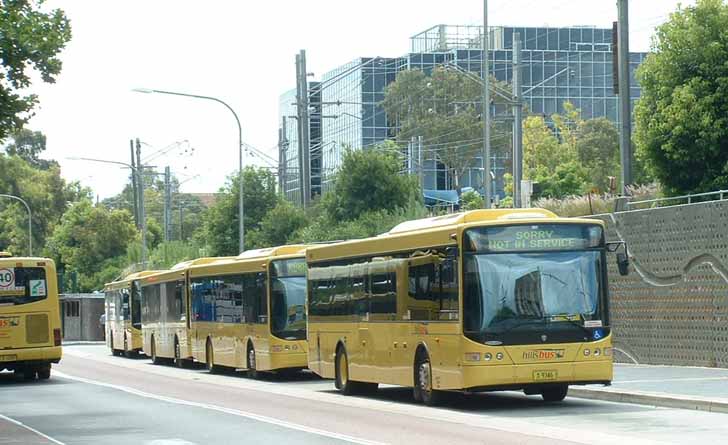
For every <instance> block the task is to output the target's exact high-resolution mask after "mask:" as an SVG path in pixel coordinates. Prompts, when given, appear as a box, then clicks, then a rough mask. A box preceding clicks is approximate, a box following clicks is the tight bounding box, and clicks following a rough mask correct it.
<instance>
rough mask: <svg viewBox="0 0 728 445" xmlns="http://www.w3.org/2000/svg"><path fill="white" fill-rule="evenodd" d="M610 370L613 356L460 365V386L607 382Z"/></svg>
mask: <svg viewBox="0 0 728 445" xmlns="http://www.w3.org/2000/svg"><path fill="white" fill-rule="evenodd" d="M612 370H613V365H612V360H589V361H577V362H566V363H532V364H519V365H486V366H463V386H462V387H463V388H465V389H466V390H468V391H489V390H490V391H497V390H513V389H528V388H530V387H538V386H548V385H553V384H570V385H586V384H605V385H608V384H609V383H610V382H611V381H612V375H613V374H612Z"/></svg>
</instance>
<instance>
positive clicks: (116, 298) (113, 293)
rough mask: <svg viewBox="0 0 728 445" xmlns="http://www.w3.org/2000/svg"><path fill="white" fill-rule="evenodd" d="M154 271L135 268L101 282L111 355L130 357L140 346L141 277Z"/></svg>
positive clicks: (135, 353) (107, 338)
mask: <svg viewBox="0 0 728 445" xmlns="http://www.w3.org/2000/svg"><path fill="white" fill-rule="evenodd" d="M155 273H157V271H149V270H148V271H143V272H135V273H133V274H130V275H128V276H126V277H125V278H124V279H122V280H119V281H114V282H112V283H107V284H106V285H105V286H104V294H105V295H106V301H105V306H106V308H105V309H106V345H107V346H108V347H109V349H111V353H112V354H113V355H124V356H126V357H133V356H136V355H138V354H139V352H140V351H141V350H142V319H141V307H142V306H141V283H140V279H141V278H143V277H145V276H147V275H152V274H155Z"/></svg>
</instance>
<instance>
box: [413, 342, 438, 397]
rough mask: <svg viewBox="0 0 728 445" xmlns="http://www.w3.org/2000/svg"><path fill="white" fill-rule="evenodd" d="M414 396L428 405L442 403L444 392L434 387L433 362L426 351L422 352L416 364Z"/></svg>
mask: <svg viewBox="0 0 728 445" xmlns="http://www.w3.org/2000/svg"><path fill="white" fill-rule="evenodd" d="M413 392H414V398H415V400H417V401H420V402H422V403H424V404H425V405H428V406H434V405H437V404H438V403H440V401H441V399H442V393H441V392H440V391H438V390H436V389H434V388H433V387H432V364H431V362H430V357H429V356H428V355H427V353H426V352H423V353H421V354H420V358H419V360H418V361H417V364H416V365H415V386H414V389H413Z"/></svg>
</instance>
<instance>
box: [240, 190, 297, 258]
mask: <svg viewBox="0 0 728 445" xmlns="http://www.w3.org/2000/svg"><path fill="white" fill-rule="evenodd" d="M306 225H308V219H307V217H306V213H305V212H304V211H303V210H302V209H301V208H299V207H296V206H294V205H293V204H291V203H290V202H288V201H286V200H284V199H279V200H278V203H277V204H276V206H275V207H273V208H272V209H271V210H270V211H269V212H268V213H267V214H266V215H265V216H264V217H263V220H262V221H261V222H260V229H258V230H255V231H252V232H249V233H248V234H247V235H246V236H247V241H246V244H247V245H248V248H249V249H253V248H257V247H269V246H280V245H283V244H287V243H288V242H289V241H290V240H291V239H292V237H293V236H294V234H295V233H296V232H297V231H298V230H301V229H302V228H304V227H306Z"/></svg>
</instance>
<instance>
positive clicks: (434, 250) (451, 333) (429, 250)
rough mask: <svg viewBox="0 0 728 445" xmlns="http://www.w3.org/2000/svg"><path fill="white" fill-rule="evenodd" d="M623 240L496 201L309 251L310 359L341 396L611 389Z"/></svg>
mask: <svg viewBox="0 0 728 445" xmlns="http://www.w3.org/2000/svg"><path fill="white" fill-rule="evenodd" d="M621 244H623V243H610V244H609V245H608V244H607V243H605V240H604V226H603V223H602V222H600V221H595V220H588V219H572V218H558V217H557V216H556V215H554V214H553V213H551V212H549V211H546V210H541V209H499V210H476V211H470V212H464V213H458V214H452V215H446V216H440V217H434V218H426V219H421V220H415V221H409V222H405V223H402V224H400V225H399V226H397V227H395V228H394V229H392V230H391V231H390V232H388V233H386V234H384V235H380V236H378V237H374V238H368V239H363V240H354V241H346V242H342V243H337V244H330V245H326V246H320V247H312V248H309V249H308V250H307V252H306V259H307V263H308V298H307V311H308V342H309V353H308V366H309V368H310V369H311V370H312V371H314V372H315V373H317V374H318V375H320V376H321V377H324V378H332V379H335V385H336V387H337V388H338V389H339V390H340V391H341V392H343V393H344V394H352V393H357V392H363V391H368V390H374V389H376V387H377V385H378V384H380V383H382V384H393V385H401V386H409V387H412V388H413V394H414V398H415V399H416V400H418V401H421V402H424V403H426V404H434V403H437V401H438V399H439V398H440V396H441V395H442V393H443V391H446V390H458V391H468V392H476V391H495V390H523V391H524V392H525V393H526V394H540V395H541V396H542V397H543V399H544V400H546V401H560V400H563V398H564V397H565V396H566V394H567V391H568V386H569V385H586V384H605V385H607V384H609V383H610V382H611V380H612V337H611V332H610V328H609V312H608V307H609V296H608V292H607V291H608V288H607V269H606V251H607V247H610V251H615V250H617V248H619V246H620V245H621ZM615 245H616V248H614V249H612V247H614V246H615ZM617 258H618V262H620V264H619V266H620V272H623V273H626V264H625V262H626V261H627V259H626V255H624V254H618V257H617Z"/></svg>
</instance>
